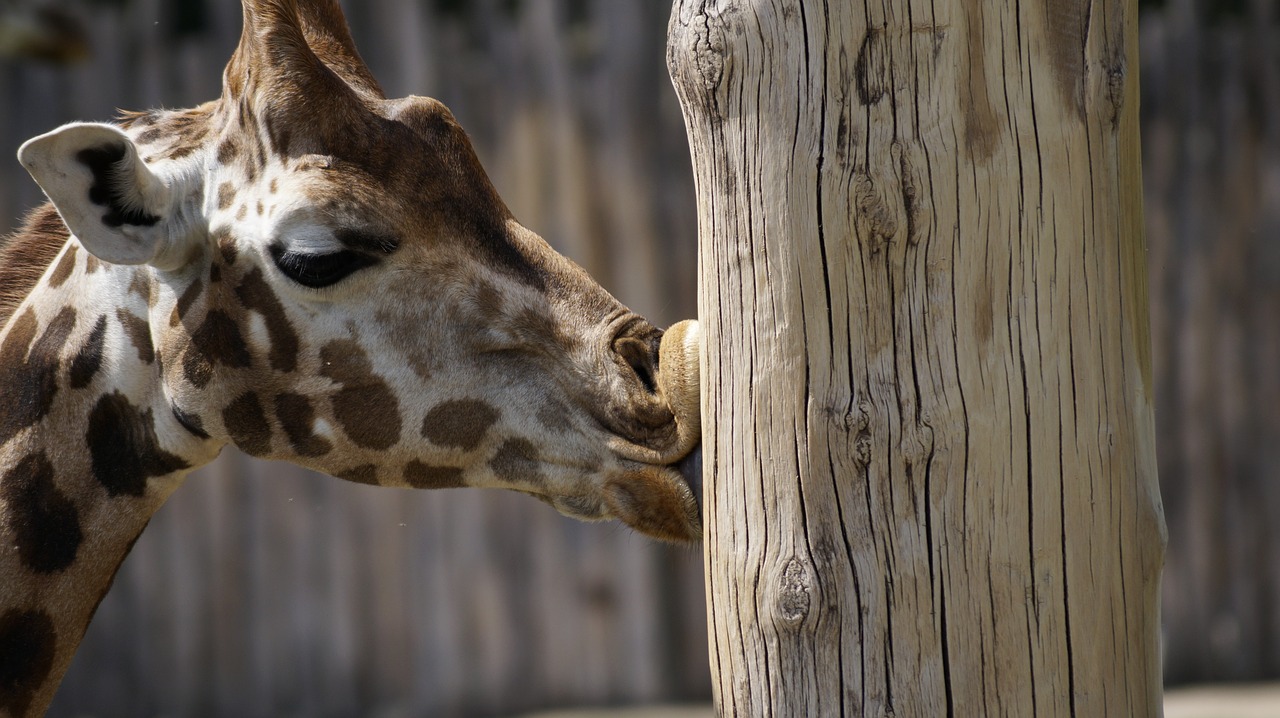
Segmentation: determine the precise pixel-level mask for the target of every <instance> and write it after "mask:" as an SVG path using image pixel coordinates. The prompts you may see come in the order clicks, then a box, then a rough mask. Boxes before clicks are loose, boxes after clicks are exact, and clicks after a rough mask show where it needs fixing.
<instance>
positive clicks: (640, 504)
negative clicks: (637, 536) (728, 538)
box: [604, 466, 702, 543]
mask: <svg viewBox="0 0 1280 718" xmlns="http://www.w3.org/2000/svg"><path fill="white" fill-rule="evenodd" d="M699 483H700V482H699ZM604 501H605V505H606V506H607V507H608V509H609V513H610V514H611V515H612V516H613V517H614V518H617V519H618V520H620V521H622V522H623V523H625V524H627V525H628V526H630V527H631V528H633V529H635V530H636V531H639V532H640V533H642V534H645V535H646V536H651V537H653V538H656V539H661V540H663V541H672V542H676V543H689V542H696V541H701V540H702V516H701V510H700V509H699V506H698V497H697V496H696V495H695V493H694V491H693V488H692V487H691V486H690V484H689V483H688V482H686V481H685V478H684V477H683V476H682V475H681V473H680V472H679V471H677V470H676V469H675V468H674V467H670V466H642V467H639V468H635V469H631V470H629V471H627V472H626V473H624V474H622V475H620V476H618V477H616V478H612V479H610V480H609V481H608V482H606V483H605V485H604Z"/></svg>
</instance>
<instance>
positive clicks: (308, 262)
mask: <svg viewBox="0 0 1280 718" xmlns="http://www.w3.org/2000/svg"><path fill="white" fill-rule="evenodd" d="M223 88H224V89H223V94H222V97H221V98H219V99H218V100H216V101H213V102H210V103H206V104H205V105H202V106H200V107H197V108H194V109H191V110H184V111H157V112H150V113H143V114H135V115H130V116H128V117H126V118H125V120H124V121H123V122H122V123H120V124H119V125H108V124H82V123H78V124H72V125H67V126H64V127H62V128H59V129H58V130H55V131H53V132H50V133H48V134H46V135H42V136H40V137H37V138H35V139H33V140H31V141H29V142H28V143H26V144H25V145H24V146H23V147H22V149H21V150H20V152H19V156H20V159H21V161H22V162H23V164H24V165H25V166H26V167H27V168H28V169H29V171H30V172H31V173H32V175H33V176H34V177H35V178H36V180H37V181H38V182H39V183H40V185H41V186H42V187H43V188H44V190H45V192H46V194H48V196H49V197H50V199H51V200H52V201H53V202H54V204H55V205H56V207H57V209H58V212H59V213H60V214H61V216H62V218H63V220H64V221H65V222H66V225H67V227H68V228H69V229H70V230H71V232H72V234H73V235H74V236H75V237H76V238H77V239H78V240H79V243H80V246H82V247H83V248H84V249H85V250H87V251H88V252H89V253H90V254H92V255H93V256H94V257H95V258H96V259H98V260H102V261H105V262H107V263H110V264H111V265H114V266H117V267H118V266H119V265H131V266H133V267H136V270H135V271H134V272H132V273H131V274H129V275H128V277H129V279H128V284H127V287H124V289H123V291H125V292H127V293H132V294H134V295H135V296H136V297H137V298H138V300H145V303H146V306H147V312H146V314H147V316H146V317H145V320H144V321H145V326H142V327H141V328H140V329H139V330H138V331H139V332H140V333H142V334H145V335H149V339H150V345H151V346H153V347H154V354H155V361H154V363H152V364H148V365H147V366H149V367H151V368H150V371H153V372H155V373H156V375H157V379H158V381H159V385H160V387H161V391H162V392H163V395H164V397H165V399H166V400H167V403H168V405H169V408H170V410H171V411H172V413H173V416H174V417H175V418H176V420H177V422H178V424H179V425H180V426H181V427H183V430H184V431H185V432H186V433H187V434H188V435H187V436H185V437H183V439H182V440H183V441H184V442H187V443H192V442H194V444H195V445H197V446H199V447H201V449H200V450H201V451H205V452H208V453H209V454H210V455H212V453H213V452H216V451H217V450H218V449H219V448H220V447H221V446H223V445H225V444H227V443H230V444H234V445H236V446H238V447H239V448H241V449H242V450H244V451H246V452H247V453H249V454H253V455H256V456H260V457H264V458H270V459H282V460H288V461H292V462H295V463H298V464H302V465H304V466H307V467H310V468H314V469H317V470H320V471H323V472H325V473H329V474H331V475H335V476H339V477H342V478H346V479H351V480H355V481H361V482H367V483H374V484H383V485H393V486H407V487H450V486H485V487H502V488H510V489H515V490H519V491H523V492H527V493H530V494H533V495H536V496H538V497H539V498H542V499H544V500H546V501H548V502H549V503H551V504H553V505H554V506H555V507H556V508H558V509H559V510H560V511H562V512H563V513H566V514H570V515H573V516H577V517H580V518H587V519H597V518H608V517H616V518H619V519H621V520H623V521H624V522H626V523H628V524H630V525H632V526H633V527H635V528H636V529H638V530H640V531H642V532H644V533H648V534H651V535H655V536H659V537H663V538H670V539H695V538H697V537H698V536H699V534H700V524H699V518H698V508H697V502H696V499H695V497H694V495H693V493H692V491H691V489H690V486H689V484H688V483H687V482H686V481H685V480H684V479H683V478H682V477H681V476H680V474H679V472H678V471H677V470H675V469H674V468H673V467H672V464H674V463H675V462H677V461H678V460H680V459H681V458H682V457H684V456H686V455H687V454H688V453H689V452H690V450H691V449H692V448H693V447H694V445H695V444H696V443H697V441H698V437H699V432H700V430H699V425H698V399H697V384H698V379H697V364H698V352H697V346H698V336H697V330H696V324H693V323H683V324H681V325H677V327H676V328H673V330H672V331H668V332H667V333H666V334H665V335H664V334H663V332H661V331H659V330H658V329H656V328H655V327H653V326H652V325H650V324H649V323H648V322H647V321H645V320H644V319H643V318H641V317H639V316H637V315H635V314H633V313H632V312H630V311H629V310H627V309H626V308H625V307H623V306H622V305H621V304H619V303H618V301H617V300H615V299H614V298H613V297H612V296H610V295H609V294H608V293H607V292H606V291H605V290H604V289H603V288H601V287H600V286H599V285H598V284H597V283H595V282H594V281H593V280H592V279H591V278H590V277H588V276H587V275H586V274H585V273H584V272H583V271H582V270H581V269H579V268H578V267H577V266H576V265H574V264H573V263H572V262H570V261H569V260H567V259H565V258H564V257H561V256H560V255H558V254H556V253H555V252H554V251H553V250H552V249H551V248H550V247H549V246H548V245H547V244H546V243H545V242H544V241H543V240H542V239H541V238H539V237H538V236H537V235H535V234H534V233H533V232H531V231H529V230H527V229H525V228H524V227H522V226H521V225H520V224H518V223H517V222H516V221H515V220H514V219H513V218H512V216H511V214H510V212H509V211H508V210H507V208H506V206H505V205H504V204H503V203H502V201H501V199H500V198H499V197H498V195H497V193H496V192H495V190H494V188H493V186H492V185H491V184H490V182H489V180H488V178H487V177H486V175H485V173H484V171H483V170H482V168H481V167H480V164H479V162H478V160H477V158H476V155H475V152H474V151H473V150H472V147H471V145H470V143H469V141H468V139H467V136H466V134H465V133H464V132H463V131H462V129H461V128H460V127H459V125H458V123H457V122H456V121H455V120H454V118H453V116H452V115H451V114H450V112H449V111H448V110H447V109H446V108H445V107H444V106H443V105H442V104H441V103H439V102H437V101H435V100H432V99H428V98H422V97H408V98H404V99H386V98H384V97H383V94H382V92H381V90H380V88H379V86H378V84H377V82H376V81H375V80H374V79H373V77H372V76H371V75H370V73H369V71H368V70H367V68H366V67H365V66H364V64H363V63H362V62H361V60H360V58H359V56H358V54H357V53H356V51H355V48H354V45H353V44H352V41H351V38H350V35H349V33H348V31H347V28H346V24H345V21H344V19H343V17H342V13H341V10H340V9H339V8H338V6H337V3H336V2H334V1H333V0H319V1H318V2H313V3H301V2H294V1H291V0H246V2H245V11H244V32H243V35H242V37H241V40H240V45H239V47H238V48H237V50H236V52H235V54H234V55H233V57H232V59H231V61H230V63H229V64H228V65H227V68H226V71H225V73H224V75H223ZM122 276H123V275H122ZM122 281H123V280H122ZM162 438H164V437H162Z"/></svg>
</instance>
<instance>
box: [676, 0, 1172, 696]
mask: <svg viewBox="0 0 1280 718" xmlns="http://www.w3.org/2000/svg"><path fill="white" fill-rule="evenodd" d="M1064 5H1065V6H1059V5H1058V4H1056V3H1049V2H1043V3H1016V2H995V3H976V2H961V1H959V0H952V1H949V2H936V1H935V2H914V1H913V2H906V3H898V4H889V5H885V4H881V3H866V4H863V3H849V4H845V3H826V2H805V1H801V2H786V3H783V2H772V1H770V0H740V1H725V2H718V3H706V2H698V1H695V0H681V1H680V2H677V3H676V6H675V8H674V11H673V14H672V18H671V23H670V29H669V40H668V43H669V44H668V65H669V69H670V71H671V74H672V78H673V80H674V83H675V86H676V89H677V93H678V94H679V96H680V99H681V105H682V108H683V110H684V113H685V120H686V124H687V126H688V130H689V139H690V144H691V151H692V155H693V162H694V174H695V181H696V183H697V190H698V208H699V209H698V220H699V245H700V250H699V251H700V266H701V270H700V271H701V275H700V285H699V287H700V296H699V314H700V318H701V320H702V323H703V329H704V332H705V335H706V350H705V352H704V355H703V356H704V368H703V381H704V392H703V402H704V403H703V413H704V427H705V436H704V442H705V444H704V452H705V454H704V458H705V461H706V465H707V467H708V474H707V479H708V484H707V505H706V507H705V513H706V517H707V533H708V536H707V541H706V547H705V548H706V568H707V580H708V593H709V597H708V598H709V616H710V621H711V624H712V635H711V643H712V645H711V654H712V655H711V665H712V672H713V676H714V678H713V680H714V688H715V692H716V700H717V705H718V708H719V710H720V711H721V713H722V714H725V715H742V716H756V715H843V714H853V715H868V716H877V715H897V716H942V715H948V716H950V715H955V716H968V715H1017V716H1022V715H1063V716H1067V715H1080V716H1092V715H1127V716H1139V715H1158V714H1159V712H1160V690H1161V688H1160V686H1161V677H1160V660H1159V647H1158V638H1159V608H1158V603H1157V601H1158V587H1159V579H1160V569H1161V565H1162V561H1163V550H1164V544H1165V528H1164V523H1163V517H1162V513H1161V506H1160V497H1159V489H1158V485H1157V479H1156V469H1155V453H1154V452H1155V445H1154V431H1153V413H1152V372H1151V354H1150V339H1149V328H1148V320H1147V316H1148V315H1147V286H1146V285H1147V278H1146V273H1147V269H1146V265H1145V255H1144V251H1145V249H1144V242H1143V219H1142V195H1141V175H1140V164H1139V160H1140V151H1139V144H1138V124H1137V123H1138V117H1137V92H1138V78H1137V57H1136V51H1137V47H1136V41H1135V40H1136V5H1135V4H1134V3H1125V4H1120V5H1117V6H1116V8H1119V9H1114V8H1112V9H1107V8H1100V7H1096V6H1091V5H1089V4H1087V3H1085V4H1082V5H1081V6H1080V7H1077V6H1076V5H1077V3H1065V4H1064ZM1066 6H1069V7H1066ZM1108 7H1110V6H1108Z"/></svg>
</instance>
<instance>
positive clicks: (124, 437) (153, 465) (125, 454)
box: [85, 391, 188, 496]
mask: <svg viewBox="0 0 1280 718" xmlns="http://www.w3.org/2000/svg"><path fill="white" fill-rule="evenodd" d="M85 440H86V441H87V442H88V444H89V456H90V458H91V459H92V465H93V475H94V477H95V478H97V479H98V483H100V484H102V486H103V487H105V488H106V490H107V493H108V494H110V495H111V496H142V495H144V494H145V493H146V491H147V479H149V478H151V477H153V476H164V475H166V474H171V473H173V472H175V471H180V470H182V469H185V468H187V467H188V464H187V462H186V461H184V460H183V459H182V458H181V457H179V456H175V455H173V454H170V453H169V452H167V451H165V450H164V449H162V448H160V440H159V439H158V438H157V437H156V426H155V420H154V418H153V416H152V412H151V410H150V409H139V408H138V407H136V406H134V405H133V404H131V403H129V400H128V399H127V398H126V397H125V395H124V394H121V393H120V392H118V391H117V392H112V393H110V394H106V395H104V396H103V397H102V398H101V399H99V400H98V403H97V404H95V405H94V407H93V410H92V411H91V412H89V428H88V430H87V431H86V432H85Z"/></svg>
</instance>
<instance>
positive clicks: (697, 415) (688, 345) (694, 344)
mask: <svg viewBox="0 0 1280 718" xmlns="http://www.w3.org/2000/svg"><path fill="white" fill-rule="evenodd" d="M701 354H702V329H701V327H700V326H699V325H698V322H697V321H696V320H693V319H686V320H685V321H683V322H677V323H676V324H673V325H672V326H671V328H670V329H668V330H667V331H666V332H665V333H663V335H662V344H661V345H660V346H659V347H658V391H659V392H660V393H661V394H662V397H663V399H664V400H665V401H666V403H667V406H668V407H670V408H671V413H672V414H675V418H676V436H677V440H676V445H675V446H673V447H672V448H671V451H670V452H669V454H668V455H669V456H670V457H671V458H670V459H669V461H676V460H679V459H681V458H683V457H684V456H685V455H687V454H688V453H689V452H690V451H692V450H693V448H694V447H695V446H697V445H698V444H699V443H701V441H702V399H701V397H700V390H701V386H700V384H701V381H700V378H699V374H700V366H699V363H700V357H701ZM686 478H687V477H686Z"/></svg>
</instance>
